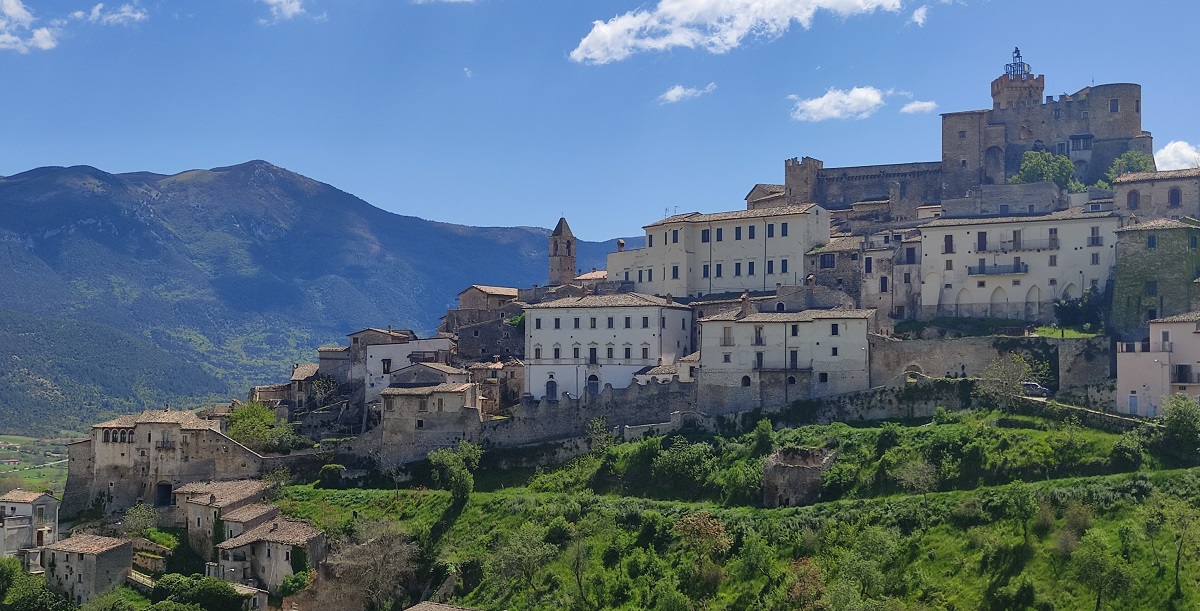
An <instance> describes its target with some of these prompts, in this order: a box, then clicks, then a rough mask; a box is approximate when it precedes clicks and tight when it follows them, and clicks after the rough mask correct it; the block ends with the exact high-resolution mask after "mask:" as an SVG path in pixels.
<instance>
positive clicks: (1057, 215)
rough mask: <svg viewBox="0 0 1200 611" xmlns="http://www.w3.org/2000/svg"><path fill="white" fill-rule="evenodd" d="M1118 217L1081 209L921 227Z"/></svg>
mask: <svg viewBox="0 0 1200 611" xmlns="http://www.w3.org/2000/svg"><path fill="white" fill-rule="evenodd" d="M1112 216H1116V213H1115V212H1113V211H1112V210H1105V211H1102V212H1088V211H1087V210H1084V209H1083V208H1080V207H1074V208H1067V209H1066V210H1059V211H1058V212H1051V213H1050V214H1030V215H1025V216H988V217H970V218H947V217H942V218H937V219H934V220H932V221H930V222H928V223H925V224H924V225H922V226H921V227H954V226H959V225H993V224H996V223H1036V222H1039V221H1066V220H1072V219H1102V218H1108V217H1112Z"/></svg>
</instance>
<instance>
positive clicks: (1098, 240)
mask: <svg viewBox="0 0 1200 611" xmlns="http://www.w3.org/2000/svg"><path fill="white" fill-rule="evenodd" d="M1087 245H1088V246H1104V236H1101V235H1090V236H1088V244H1087Z"/></svg>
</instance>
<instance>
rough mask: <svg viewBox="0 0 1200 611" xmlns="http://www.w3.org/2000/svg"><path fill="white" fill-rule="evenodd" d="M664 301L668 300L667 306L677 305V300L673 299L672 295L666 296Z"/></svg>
mask: <svg viewBox="0 0 1200 611" xmlns="http://www.w3.org/2000/svg"><path fill="white" fill-rule="evenodd" d="M663 299H665V300H667V305H671V304H673V303H675V298H673V297H671V294H670V293H667V294H666V296H664V297H663Z"/></svg>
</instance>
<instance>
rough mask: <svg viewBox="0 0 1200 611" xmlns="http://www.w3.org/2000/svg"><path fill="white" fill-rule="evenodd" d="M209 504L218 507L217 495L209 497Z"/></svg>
mask: <svg viewBox="0 0 1200 611" xmlns="http://www.w3.org/2000/svg"><path fill="white" fill-rule="evenodd" d="M208 504H209V505H216V504H217V495H215V494H210V495H208Z"/></svg>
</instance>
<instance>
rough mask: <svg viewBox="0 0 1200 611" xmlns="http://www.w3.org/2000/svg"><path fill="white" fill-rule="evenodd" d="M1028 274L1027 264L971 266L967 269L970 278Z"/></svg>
mask: <svg viewBox="0 0 1200 611" xmlns="http://www.w3.org/2000/svg"><path fill="white" fill-rule="evenodd" d="M1028 273H1029V265H1027V264H1025V263H1016V264H1013V265H982V266H981V265H971V266H969V267H967V275H968V276H1000V275H1007V274H1028Z"/></svg>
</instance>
